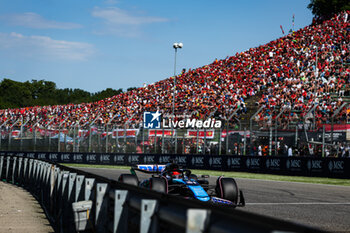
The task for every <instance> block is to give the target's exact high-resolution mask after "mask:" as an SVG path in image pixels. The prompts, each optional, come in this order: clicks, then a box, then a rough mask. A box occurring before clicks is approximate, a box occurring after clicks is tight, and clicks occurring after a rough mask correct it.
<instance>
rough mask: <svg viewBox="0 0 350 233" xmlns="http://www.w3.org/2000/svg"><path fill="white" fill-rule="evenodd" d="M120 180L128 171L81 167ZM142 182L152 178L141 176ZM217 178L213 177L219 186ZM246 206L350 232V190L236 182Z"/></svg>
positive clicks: (255, 210)
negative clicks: (122, 174) (120, 176)
mask: <svg viewBox="0 0 350 233" xmlns="http://www.w3.org/2000/svg"><path fill="white" fill-rule="evenodd" d="M78 169H81V170H84V171H87V172H90V173H94V174H98V175H101V176H105V177H108V178H110V179H115V180H116V179H118V177H119V175H120V174H121V173H130V172H129V171H128V170H117V169H100V168H99V169H97V168H78ZM137 174H138V176H139V179H140V180H142V179H146V178H147V177H149V175H146V174H142V173H140V172H138V173H137ZM216 178H217V177H210V178H209V182H210V184H215V182H216ZM236 181H237V184H238V187H239V188H240V189H241V190H242V191H243V193H244V196H245V200H246V206H245V207H244V208H241V210H244V211H248V212H253V213H257V214H262V215H266V216H271V217H274V218H278V219H283V220H288V221H290V222H295V223H299V224H303V225H308V226H312V227H316V228H319V229H322V230H326V231H330V232H350V187H348V186H336V185H321V184H307V183H297V182H282V181H267V180H254V179H240V178H237V179H236Z"/></svg>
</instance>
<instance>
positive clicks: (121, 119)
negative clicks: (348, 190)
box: [0, 11, 350, 156]
mask: <svg viewBox="0 0 350 233" xmlns="http://www.w3.org/2000/svg"><path fill="white" fill-rule="evenodd" d="M349 13H350V12H349V11H347V12H342V13H340V14H337V15H335V16H334V17H333V18H331V19H330V20H326V21H322V22H317V23H316V22H314V23H313V24H312V25H310V26H307V27H304V28H302V29H300V30H298V31H293V32H292V33H290V34H288V35H285V36H283V37H281V38H278V39H276V40H274V41H271V42H269V43H267V44H265V45H261V46H258V47H255V48H251V49H249V50H247V51H244V52H241V53H236V54H235V55H234V56H231V57H226V58H225V59H222V60H218V59H215V61H214V62H213V63H211V64H209V65H205V66H203V67H199V68H196V69H189V70H188V71H186V70H183V71H182V73H181V74H180V75H178V76H177V77H176V88H175V90H176V95H175V96H176V98H175V115H176V116H177V118H176V120H180V118H181V117H179V116H186V115H187V116H188V115H190V116H191V117H192V118H196V119H206V118H207V117H208V116H212V117H213V118H216V119H221V120H222V121H223V122H224V124H223V126H222V129H220V130H216V131H215V132H213V133H212V135H216V136H213V138H210V137H211V135H206V133H203V135H204V136H203V138H202V137H201V136H197V135H200V133H199V130H197V133H195V134H194V135H195V136H193V135H192V134H190V133H188V132H187V131H183V132H178V133H177V136H175V140H179V142H177V141H169V137H168V135H167V133H165V136H164V133H162V138H166V140H164V139H162V140H157V137H158V135H155V136H152V134H151V135H149V132H148V131H147V132H146V130H144V129H143V127H142V123H143V122H142V121H143V119H142V117H143V112H146V111H160V112H162V115H163V116H167V115H171V114H172V98H173V97H172V91H173V89H174V82H173V79H174V77H170V78H168V79H165V80H161V81H159V82H156V83H153V84H149V85H145V86H144V87H141V88H137V89H134V90H131V91H128V92H125V93H121V94H119V95H116V96H112V97H110V98H106V99H103V100H100V101H97V102H94V103H81V104H67V105H55V106H34V107H25V108H19V109H2V110H0V130H1V140H0V143H1V141H3V143H2V145H3V144H4V142H5V140H11V139H16V138H35V140H36V139H37V137H38V138H48V139H51V138H52V137H53V136H55V135H57V134H59V135H60V134H61V133H62V134H64V135H67V136H69V137H73V138H75V139H74V140H73V143H74V144H76V143H78V144H79V143H80V145H84V143H87V144H89V145H88V146H87V147H88V150H92V148H94V147H101V144H102V143H105V144H106V145H105V148H109V149H108V150H110V151H113V150H114V151H120V150H124V151H125V150H129V149H130V148H137V149H135V151H139V152H141V151H142V152H146V151H147V150H154V151H157V145H156V143H158V149H159V148H161V152H164V153H166V152H174V148H173V147H174V146H173V145H174V144H175V145H177V144H178V143H182V145H181V149H179V151H177V150H176V146H175V151H177V152H182V153H185V151H188V152H189V153H193V152H195V153H231V154H235V153H237V154H238V153H243V152H242V151H245V152H244V153H247V154H254V155H259V154H262V155H263V154H265V155H272V154H276V155H279V154H287V153H285V152H281V151H285V147H284V145H282V144H281V143H279V140H283V136H278V134H280V133H277V131H278V132H282V134H283V132H285V133H286V134H287V133H288V132H293V133H295V132H296V133H297V134H298V131H300V130H302V131H303V130H304V131H305V132H306V131H311V132H320V131H322V130H323V126H324V128H325V131H326V132H329V131H332V140H331V142H330V145H328V146H327V148H323V149H322V150H323V153H322V154H324V153H325V150H326V149H327V150H332V151H333V152H334V150H337V152H336V153H333V152H332V154H333V155H338V156H339V155H342V156H343V155H344V154H347V152H345V153H344V151H346V148H348V144H347V143H346V141H344V142H341V141H338V142H336V144H335V143H334V142H333V136H334V135H333V133H334V131H342V132H344V131H347V130H348V129H347V127H346V126H344V125H347V124H348V123H349V120H350V118H349V117H350V106H349V104H348V103H349V102H350V97H349V90H350V88H349V84H350V55H349V54H350V52H349V49H350V48H349V41H350V34H349V28H350V27H349V20H348V14H349ZM339 125H342V126H344V127H343V128H342V130H339ZM271 128H273V131H276V133H275V135H274V137H275V139H274V140H272V143H267V144H268V149H266V150H265V153H264V152H263V149H264V148H265V146H266V145H265V146H264V148H262V145H261V144H262V143H261V142H259V140H260V139H259V136H257V135H259V134H257V133H254V131H262V132H264V131H266V132H265V133H260V134H261V135H263V136H262V137H269V133H270V132H271ZM244 129H249V131H250V132H249V135H251V137H250V136H249V137H247V136H245V137H244V140H243V139H242V135H241V137H239V138H238V139H237V140H236V139H235V140H236V141H235V140H233V141H232V139H231V142H230V143H229V146H227V144H228V140H229V138H230V137H229V136H227V137H226V136H223V135H224V132H225V134H226V135H227V132H233V131H240V132H241V134H242V131H243V132H245V130H244ZM191 130H194V131H196V130H195V129H191ZM163 131H164V130H163ZM175 134H176V133H175V132H174V133H172V135H173V136H174V135H175ZM231 134H235V133H231ZM236 134H237V133H236ZM238 134H239V133H238ZM96 135H99V136H98V137H97V138H98V139H94V137H96ZM218 135H219V136H218ZM228 135H230V133H228ZM266 135H267V136H266ZM67 136H65V137H67ZM141 137H142V138H143V140H142V142H140V138H141ZM306 137H307V136H306ZM316 137H317V136H316ZM78 138H79V140H78ZM87 138H88V139H87ZM108 138H109V140H110V141H112V139H113V140H114V139H116V140H115V142H114V144H113V143H111V142H108ZM130 138H133V139H132V140H130ZM269 138H271V136H270V137H269ZM207 139H208V141H207ZM314 139H315V140H317V139H319V138H314ZM94 140H95V141H94ZM214 140H216V141H215V143H214V142H213V141H214ZM242 140H243V141H242ZM247 140H249V141H250V143H247ZM264 140H266V139H263V141H264ZM63 141H64V142H65V140H63ZM145 141H146V142H145ZM222 141H225V142H224V143H222ZM270 141H271V140H270ZM298 141H299V142H300V143H299V142H298ZM308 141H309V140H308V139H307V138H306V139H305V141H303V143H302V142H301V140H300V139H298V138H296V140H295V141H294V142H292V143H289V145H286V146H287V147H288V148H289V147H293V149H294V151H296V149H297V148H298V152H297V154H300V155H315V154H317V153H314V152H311V151H317V150H319V145H314V144H310V143H305V142H308ZM192 143H197V146H195V147H196V149H193V148H192V147H191V146H189V145H191V144H192ZM209 143H210V144H209ZM58 144H60V143H58ZM92 144H95V145H92ZM109 144H111V145H109ZM112 144H113V145H112ZM198 144H200V145H198ZM203 144H207V145H203ZM225 144H226V145H225ZM259 144H260V145H259ZM265 144H266V142H265ZM291 144H293V145H291ZM332 144H333V145H332ZM334 145H336V146H334ZM0 146H1V144H0ZM310 146H311V147H313V148H312V149H310ZM75 147H76V145H74V146H73V149H72V148H70V149H69V150H75ZM140 147H142V149H140ZM218 147H219V148H218ZM221 147H223V150H224V151H222V148H221ZM228 147H230V148H228ZM241 147H244V149H241ZM259 147H260V148H261V149H259ZM118 148H119V149H120V150H119V149H118ZM126 148H129V149H126ZM171 148H172V149H171ZM61 149H63V148H61ZM65 149H66V148H65ZM271 149H273V150H274V152H272V151H271ZM130 150H134V149H130ZM229 150H230V151H229ZM260 151H261V153H260ZM266 151H267V152H266ZM286 151H288V150H286ZM300 151H303V152H302V153H301V152H300ZM339 151H341V152H339ZM304 152H305V153H304ZM330 154H331V153H330Z"/></svg>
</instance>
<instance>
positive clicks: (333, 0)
mask: <svg viewBox="0 0 350 233" xmlns="http://www.w3.org/2000/svg"><path fill="white" fill-rule="evenodd" d="M307 8H308V9H310V10H311V11H312V14H313V15H314V16H315V18H316V19H319V20H326V19H330V18H331V17H333V15H334V14H337V13H339V12H341V11H344V10H350V1H349V0H311V1H310V3H309V5H308V6H307Z"/></svg>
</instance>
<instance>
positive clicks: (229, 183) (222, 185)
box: [215, 176, 239, 204]
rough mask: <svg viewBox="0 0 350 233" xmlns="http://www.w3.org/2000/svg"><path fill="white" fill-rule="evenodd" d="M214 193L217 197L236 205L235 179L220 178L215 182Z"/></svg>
mask: <svg viewBox="0 0 350 233" xmlns="http://www.w3.org/2000/svg"><path fill="white" fill-rule="evenodd" d="M215 191H216V194H217V195H218V197H220V198H222V199H226V200H229V201H232V202H233V203H234V204H237V203H238V196H239V190H238V186H237V183H236V181H235V179H233V178H228V177H222V176H220V177H219V178H218V179H217V181H216V188H215Z"/></svg>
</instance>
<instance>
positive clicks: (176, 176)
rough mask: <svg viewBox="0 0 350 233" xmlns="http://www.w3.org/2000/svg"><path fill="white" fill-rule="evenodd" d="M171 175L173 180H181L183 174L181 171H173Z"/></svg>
mask: <svg viewBox="0 0 350 233" xmlns="http://www.w3.org/2000/svg"><path fill="white" fill-rule="evenodd" d="M170 175H171V178H173V179H181V176H182V174H181V172H179V171H171V172H170Z"/></svg>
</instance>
